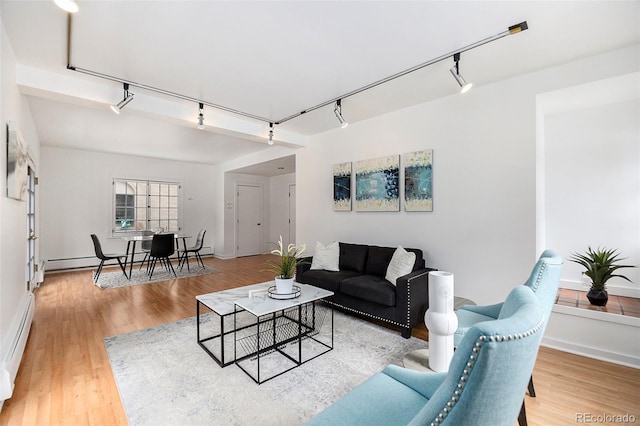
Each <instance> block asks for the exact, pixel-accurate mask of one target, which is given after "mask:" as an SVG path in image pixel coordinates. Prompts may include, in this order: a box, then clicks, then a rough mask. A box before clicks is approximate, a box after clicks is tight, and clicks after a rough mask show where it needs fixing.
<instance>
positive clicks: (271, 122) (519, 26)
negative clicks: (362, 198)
mask: <svg viewBox="0 0 640 426" xmlns="http://www.w3.org/2000/svg"><path fill="white" fill-rule="evenodd" d="M71 16H72V15H71V13H68V14H67V69H69V70H71V71H77V72H80V73H83V74H87V75H91V76H94V77H98V78H102V79H105V80H111V81H115V82H118V83H121V84H128V85H129V86H133V87H138V88H140V89H144V90H148V91H150V92H155V93H159V94H162V95H166V96H171V97H174V98H177V99H182V100H185V101H190V102H195V103H197V104H199V105H206V106H209V107H212V108H216V109H219V110H222V111H226V112H229V113H232V114H236V115H240V116H243V117H246V118H251V119H253V120H257V121H262V122H265V123H268V124H269V125H270V128H271V129H273V125H279V124H283V123H285V122H287V121H289V120H293V119H294V118H297V117H300V116H301V115H303V114H307V113H309V112H311V111H315V110H317V109H319V108H323V107H325V106H328V105H331V104H334V103H336V102H341V101H342V100H344V99H345V98H348V97H351V96H354V95H357V94H358V93H361V92H364V91H366V90H369V89H373V88H374V87H376V86H379V85H381V84H384V83H388V82H390V81H392V80H395V79H396V78H400V77H402V76H405V75H407V74H410V73H412V72H414V71H417V70H419V69H422V68H425V67H428V66H429V65H433V64H435V63H437V62H440V61H443V60H445V59H447V58H450V57H452V56H454V55H460V53H462V52H466V51H469V50H471V49H475V48H476V47H480V46H482V45H484V44H487V43H490V42H492V41H496V40H498V39H501V38H503V37H506V36H508V35H513V34H517V33H519V32H522V31H524V30H527V29H528V28H529V27H528V25H527V22H526V21H523V22H521V23H519V24H516V25H512V26H510V27H509V28H508V29H507V30H506V31H502V32H500V33H498V34H495V35H493V36H490V37H487V38H485V39H482V40H480V41H477V42H475V43H472V44H469V45H467V46H464V47H461V48H460V49H456V50H454V51H452V52H449V53H445V54H443V55H440V56H438V57H437V58H434V59H431V60H429V61H426V62H423V63H421V64H419V65H416V66H414V67H411V68H408V69H406V70H404V71H400V72H398V73H396V74H393V75H390V76H389V77H386V78H383V79H381V80H378V81H374V82H373V83H370V84H367V85H366V86H362V87H360V88H358V89H355V90H352V91H350V92H347V93H345V94H343V95H340V96H338V97H335V98H333V99H329V100H327V101H325V102H322V103H319V104H318V105H315V106H312V107H310V108H307V109H305V110H303V111H300V112H297V113H295V114H292V115H289V116H287V117H283V118H281V119H279V120H273V119H272V118H266V117H261V116H258V115H255V114H251V113H247V112H244V111H240V110H237V109H233V108H229V107H225V106H223V105H219V104H215V103H212V102H207V101H205V100H202V99H197V98H194V97H191V96H187V95H182V94H180V93H176V92H172V91H169V90H165V89H161V88H158V87H154V86H149V85H146V84H142V83H138V82H135V81H131V80H126V79H123V78H120V77H115V76H112V75H109V74H104V73H101V72H98V71H93V70H89V69H86V68H81V67H76V66H73V65H71V28H72V18H71Z"/></svg>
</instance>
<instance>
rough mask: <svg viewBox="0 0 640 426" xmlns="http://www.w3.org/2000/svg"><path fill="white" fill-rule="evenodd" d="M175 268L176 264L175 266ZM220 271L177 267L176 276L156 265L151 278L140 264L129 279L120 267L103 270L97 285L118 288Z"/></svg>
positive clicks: (134, 268)
mask: <svg viewBox="0 0 640 426" xmlns="http://www.w3.org/2000/svg"><path fill="white" fill-rule="evenodd" d="M174 268H175V266H174ZM127 272H129V268H127ZM216 272H218V270H216V269H213V268H207V267H206V266H205V267H204V268H201V267H195V268H194V267H192V268H191V272H189V271H188V270H187V269H186V268H183V270H181V271H180V270H179V268H176V275H177V277H176V276H174V275H173V273H172V272H168V271H166V270H165V269H164V268H162V267H156V270H155V271H154V272H153V276H152V277H151V278H149V276H148V275H147V273H146V268H142V269H138V266H136V265H133V271H131V279H130V280H128V279H127V278H126V277H125V276H124V275H123V274H122V271H121V270H119V269H118V271H117V272H103V273H101V274H100V276H99V277H98V282H97V283H96V285H97V286H98V287H100V288H116V287H126V286H128V285H139V284H149V283H155V282H158V281H167V280H175V279H178V278H186V277H196V276H198V275H207V274H213V273H216Z"/></svg>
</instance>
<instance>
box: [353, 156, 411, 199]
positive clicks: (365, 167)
mask: <svg viewBox="0 0 640 426" xmlns="http://www.w3.org/2000/svg"><path fill="white" fill-rule="evenodd" d="M355 169H356V170H355V173H356V211H362V212H366V211H369V212H397V211H400V198H399V197H400V187H399V184H400V174H399V172H400V157H399V156H398V155H390V156H388V157H380V158H374V159H371V160H363V161H358V162H356V166H355Z"/></svg>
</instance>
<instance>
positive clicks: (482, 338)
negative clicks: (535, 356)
mask: <svg viewBox="0 0 640 426" xmlns="http://www.w3.org/2000/svg"><path fill="white" fill-rule="evenodd" d="M543 323H544V320H542V319H541V320H540V322H539V323H538V324H537V325H536V326H535V327H533V328H532V329H530V330H527V331H525V332H524V333H518V334H516V335H515V336H514V335H511V334H509V335H508V336H484V335H482V336H480V337H478V341H477V342H476V343H475V345H474V346H473V349H472V354H471V355H469V361H468V362H467V364H466V366H467V368H465V369H464V370H462V376H461V377H460V380H459V381H458V384H457V386H456V390H455V391H453V396H451V399H450V400H449V401H447V404H446V406H445V407H443V408H442V410H441V411H440V413H438V416H437V417H436V418H435V419H434V420H433V421H432V422H431V426H436V425H438V424H440V423H442V421H443V420H444V418H445V417H446V416H447V414H449V413H450V412H451V411H452V409H453V407H454V406H455V405H456V403H457V402H458V400H459V399H460V396H461V395H462V392H463V391H464V385H465V383H466V382H467V380H469V375H470V374H471V370H473V367H474V364H475V362H476V361H477V360H478V356H477V355H476V354H477V353H479V351H480V348H481V347H482V345H483V344H484V343H485V342H487V341H488V342H489V343H493V342H498V343H500V342H508V341H512V340H519V339H524V338H525V337H529V336H533V335H534V334H535V333H537V332H538V331H539V330H540V329H541V328H542V325H543Z"/></svg>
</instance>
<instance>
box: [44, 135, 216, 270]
mask: <svg viewBox="0 0 640 426" xmlns="http://www.w3.org/2000/svg"><path fill="white" fill-rule="evenodd" d="M113 178H131V179H151V180H170V181H177V182H180V183H181V185H182V191H181V193H182V197H181V198H182V199H181V203H182V207H183V208H182V220H181V226H182V230H181V231H182V232H184V233H187V234H189V235H192V236H193V239H194V240H195V236H196V235H197V233H198V231H199V230H200V229H201V228H205V229H207V230H208V231H207V235H206V236H205V246H206V247H212V244H213V235H211V231H210V230H211V229H212V228H213V224H214V214H215V213H214V203H213V199H212V197H211V185H210V182H212V181H213V166H207V165H202V164H194V163H183V162H178V161H166V160H158V159H150V158H141V157H135V156H124V155H115V154H104V153H97V152H90V151H81V150H74V149H64V148H55V147H42V170H41V173H40V188H41V194H42V196H41V205H42V206H41V207H42V212H43V214H42V216H43V217H42V220H43V221H44V223H46V226H45V227H43V229H42V238H41V247H42V257H43V258H45V259H71V258H83V257H86V258H88V259H86V260H77V261H67V260H64V261H56V262H48V265H50V266H49V267H48V269H50V268H51V269H53V268H56V269H57V268H65V267H73V266H83V265H87V264H96V259H95V254H94V250H93V244H92V243H91V239H90V238H89V235H90V234H92V233H95V234H96V235H98V237H99V238H100V240H101V242H102V245H103V246H104V247H103V248H104V250H105V251H107V252H108V251H122V252H124V249H125V248H126V243H125V242H124V241H123V240H121V239H120V238H117V237H116V238H112V237H111V227H112V224H111V220H112V209H113V205H112V180H113ZM207 251H208V250H207ZM87 262H88V263H87Z"/></svg>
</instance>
